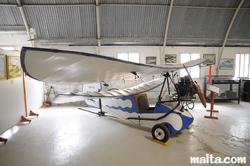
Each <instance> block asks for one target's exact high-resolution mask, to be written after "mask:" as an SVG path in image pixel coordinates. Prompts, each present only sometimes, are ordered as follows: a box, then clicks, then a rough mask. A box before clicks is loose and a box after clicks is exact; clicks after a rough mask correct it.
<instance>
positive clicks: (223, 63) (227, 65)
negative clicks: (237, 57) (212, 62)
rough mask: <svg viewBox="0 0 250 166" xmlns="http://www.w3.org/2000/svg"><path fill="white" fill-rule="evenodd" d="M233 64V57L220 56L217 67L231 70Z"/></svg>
mask: <svg viewBox="0 0 250 166" xmlns="http://www.w3.org/2000/svg"><path fill="white" fill-rule="evenodd" d="M233 66H234V59H233V58H221V60H220V66H219V69H223V70H231V69H233Z"/></svg>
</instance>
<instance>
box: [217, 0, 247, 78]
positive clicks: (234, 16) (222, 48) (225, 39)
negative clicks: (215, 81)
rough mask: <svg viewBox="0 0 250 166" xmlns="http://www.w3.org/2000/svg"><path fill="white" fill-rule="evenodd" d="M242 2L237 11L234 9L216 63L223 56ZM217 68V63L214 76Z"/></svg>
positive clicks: (241, 2)
mask: <svg viewBox="0 0 250 166" xmlns="http://www.w3.org/2000/svg"><path fill="white" fill-rule="evenodd" d="M243 2H244V0H241V1H240V3H239V5H238V7H237V9H236V11H235V12H234V15H233V18H232V19H231V22H230V24H229V26H228V28H227V32H226V35H225V38H224V40H223V44H222V47H221V51H220V54H219V59H218V61H220V59H221V57H222V54H223V51H224V48H225V45H226V42H227V38H228V35H229V32H230V30H231V28H232V26H233V23H234V20H235V18H236V16H237V14H238V12H239V10H240V8H241V6H242V4H243ZM218 67H219V63H217V66H216V75H218V74H219V69H218Z"/></svg>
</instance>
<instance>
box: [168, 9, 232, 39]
mask: <svg viewBox="0 0 250 166" xmlns="http://www.w3.org/2000/svg"><path fill="white" fill-rule="evenodd" d="M233 14H234V10H222V9H221V10H218V9H200V8H198V9H196V8H174V9H173V11H172V16H171V20H170V27H169V33H168V34H169V37H180V38H224V36H225V34H226V31H227V27H228V26H229V24H230V21H231V18H232V16H233Z"/></svg>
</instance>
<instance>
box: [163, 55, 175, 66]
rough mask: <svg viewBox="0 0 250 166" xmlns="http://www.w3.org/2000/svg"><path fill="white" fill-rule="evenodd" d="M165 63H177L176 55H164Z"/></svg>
mask: <svg viewBox="0 0 250 166" xmlns="http://www.w3.org/2000/svg"><path fill="white" fill-rule="evenodd" d="M167 63H177V55H176V54H166V55H165V64H167Z"/></svg>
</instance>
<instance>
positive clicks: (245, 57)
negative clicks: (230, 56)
mask: <svg viewBox="0 0 250 166" xmlns="http://www.w3.org/2000/svg"><path fill="white" fill-rule="evenodd" d="M249 65H250V63H249V54H236V56H235V77H250V66H249Z"/></svg>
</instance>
